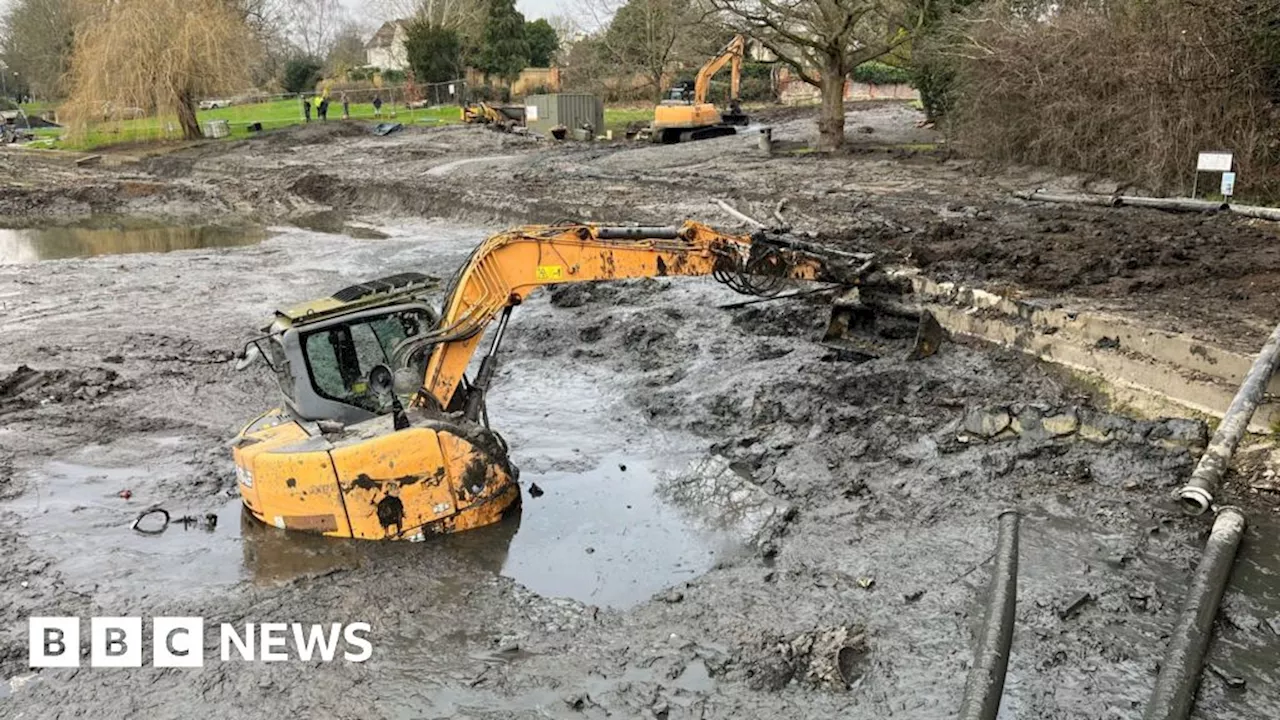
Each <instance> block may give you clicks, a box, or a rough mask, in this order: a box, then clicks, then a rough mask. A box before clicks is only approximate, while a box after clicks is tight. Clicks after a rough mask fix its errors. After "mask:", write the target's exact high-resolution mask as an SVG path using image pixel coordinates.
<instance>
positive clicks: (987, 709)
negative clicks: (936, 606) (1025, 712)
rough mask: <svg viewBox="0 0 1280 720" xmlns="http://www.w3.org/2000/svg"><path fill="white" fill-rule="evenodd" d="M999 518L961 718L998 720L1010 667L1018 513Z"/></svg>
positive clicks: (1016, 596)
mask: <svg viewBox="0 0 1280 720" xmlns="http://www.w3.org/2000/svg"><path fill="white" fill-rule="evenodd" d="M998 521H999V526H1000V535H999V538H998V539H997V540H996V554H995V564H994V566H993V567H992V569H991V586H990V588H989V593H988V596H987V615H986V619H985V620H984V621H983V626H982V637H981V638H980V639H979V640H978V647H977V649H976V650H975V651H974V654H973V666H972V667H971V668H970V669H969V679H968V680H967V681H966V682H965V685H964V700H963V701H962V702H961V704H960V720H995V717H996V713H997V712H999V711H1000V697H1001V696H1002V695H1003V694H1004V676H1005V672H1006V671H1007V670H1008V669H1009V648H1010V646H1012V645H1013V618H1014V610H1015V609H1016V608H1017V605H1018V512H1017V511H1016V510H1005V511H1004V512H1002V513H1000V516H999V519H998Z"/></svg>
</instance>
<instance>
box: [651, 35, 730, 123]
mask: <svg viewBox="0 0 1280 720" xmlns="http://www.w3.org/2000/svg"><path fill="white" fill-rule="evenodd" d="M746 47H747V41H746V39H745V38H744V37H743V36H741V35H738V36H735V37H734V38H733V40H730V41H729V44H728V45H726V46H725V47H724V49H723V50H721V51H720V52H719V53H718V54H717V55H716V56H715V57H713V58H711V59H710V60H708V61H707V63H706V64H705V65H703V66H702V68H701V69H699V70H698V76H697V77H696V78H695V79H694V81H693V83H692V87H691V88H690V87H689V84H688V83H685V84H683V85H678V86H676V87H674V88H672V89H671V91H670V93H669V94H668V97H667V98H666V99H665V100H663V101H662V102H661V103H660V104H659V105H658V107H657V108H655V109H654V112H653V125H652V126H651V127H650V128H649V138H650V139H651V140H652V141H653V142H660V143H677V142H688V141H690V140H705V139H707V138H713V137H721V136H723V135H733V134H734V133H736V132H737V126H740V125H746V124H747V122H748V118H747V116H746V115H744V114H743V113H742V108H741V107H740V106H739V101H738V93H739V86H740V85H741V83H742V58H743V56H744V55H745V54H746ZM725 64H729V66H730V67H729V106H728V108H727V109H726V110H725V111H724V112H721V111H720V110H719V108H717V107H716V106H715V105H714V104H712V103H710V102H708V101H707V96H708V94H709V92H710V90H711V78H712V77H714V76H715V74H716V73H717V72H719V71H720V70H721V68H723V67H724V66H725Z"/></svg>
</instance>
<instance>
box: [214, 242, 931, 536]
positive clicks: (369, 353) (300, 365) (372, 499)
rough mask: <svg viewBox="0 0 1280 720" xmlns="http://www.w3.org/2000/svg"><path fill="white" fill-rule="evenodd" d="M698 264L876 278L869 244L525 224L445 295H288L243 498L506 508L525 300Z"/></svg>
mask: <svg viewBox="0 0 1280 720" xmlns="http://www.w3.org/2000/svg"><path fill="white" fill-rule="evenodd" d="M700 275H710V276H712V277H714V278H715V279H716V280H718V281H720V282H723V283H725V284H726V285H728V286H730V287H731V288H733V289H734V290H736V291H738V292H742V293H746V294H752V295H760V296H766V297H770V296H776V295H777V294H778V293H780V292H782V291H783V290H784V289H786V288H789V287H792V286H793V285H795V284H796V283H807V284H815V283H820V284H824V285H826V286H827V287H829V288H834V289H844V290H845V291H846V296H847V297H852V296H849V295H848V293H850V292H852V291H854V290H857V289H861V288H864V287H867V289H873V288H871V287H870V286H875V285H877V284H878V282H879V281H878V280H877V279H876V278H877V274H876V268H875V265H874V262H873V261H872V259H871V258H870V257H869V256H867V255H863V254H858V253H848V252H841V251H836V250H832V249H827V248H821V247H817V246H813V245H809V244H806V243H804V242H799V241H795V240H790V239H788V238H784V237H775V236H769V235H766V234H763V233H761V234H757V235H755V236H743V235H731V234H726V233H722V232H719V231H717V230H714V229H712V228H710V227H707V226H705V225H701V224H698V223H694V222H686V223H684V224H683V225H680V226H678V227H603V226H598V225H561V226H527V227H522V228H518V229H515V230H511V231H509V232H505V233H501V234H499V235H495V236H493V237H491V238H489V239H488V240H486V241H484V242H483V243H481V244H480V245H479V246H478V247H477V248H476V249H475V250H474V251H473V252H472V254H471V256H470V257H469V258H468V260H467V261H466V262H465V263H464V264H463V265H462V267H461V268H460V269H459V270H458V271H457V273H456V274H455V275H454V276H453V277H452V278H451V279H450V280H449V281H448V283H447V285H446V287H445V291H444V303H443V305H442V306H441V309H440V310H439V312H437V311H436V309H435V306H434V305H433V304H432V303H430V302H428V299H427V298H428V296H430V295H432V294H433V293H434V292H435V291H436V290H437V289H438V287H439V283H438V282H437V281H436V279H434V278H431V277H428V276H425V275H420V274H416V273H403V274H400V275H395V276H392V277H388V278H382V279H380V280H375V281H371V282H367V283H362V284H360V285H355V286H352V287H350V288H346V289H344V290H342V291H340V292H338V293H335V294H334V295H333V296H332V297H329V298H322V299H320V300H316V301H312V302H309V303H305V304H303V305H300V306H296V307H293V308H288V309H285V310H281V311H278V312H277V313H276V317H275V319H274V321H273V322H272V323H271V325H270V326H268V327H267V328H266V329H265V331H264V334H263V335H262V336H260V337H258V338H255V339H254V340H251V341H250V342H249V343H247V344H246V346H245V353H243V354H242V356H241V363H240V366H241V367H244V366H247V365H248V364H249V363H250V362H251V361H253V360H256V359H258V358H261V359H262V360H263V361H264V362H265V363H266V364H267V365H268V366H269V367H270V369H271V370H272V371H273V373H274V376H275V379H276V382H277V384H278V385H279V387H280V390H281V394H282V396H283V405H282V407H280V408H276V409H273V410H270V411H268V412H266V413H264V414H263V415H261V416H259V417H258V418H256V419H255V420H253V421H252V422H251V423H249V425H248V426H246V427H245V428H244V429H243V430H242V431H241V432H240V434H239V435H238V436H237V437H236V439H235V441H234V442H233V448H234V450H233V453H234V456H235V464H236V473H237V479H238V485H239V489H240V494H241V497H242V498H243V500H244V504H245V506H246V507H247V508H248V510H249V512H250V513H252V514H253V515H254V516H255V517H256V518H258V519H259V520H262V521H263V522H265V523H268V524H271V525H274V526H276V527H280V528H286V529H291V530H302V531H309V532H316V533H322V534H324V535H330V536H334V537H349V538H360V539H378V540H382V539H391V540H397V539H410V540H415V539H423V538H424V537H425V536H427V535H430V534H434V533H447V532H457V531H461V530H466V529H469V528H474V527H479V526H481V525H487V524H490V523H493V522H497V521H498V520H499V519H501V518H502V516H503V515H504V514H505V513H506V512H508V511H510V510H511V509H513V508H515V507H517V506H518V505H519V502H520V491H519V486H518V484H517V479H518V477H519V472H518V470H517V469H516V468H515V467H514V466H513V465H512V464H511V461H510V459H509V458H508V456H507V446H506V443H505V441H504V440H503V439H502V437H501V435H499V434H498V433H497V432H495V431H493V430H492V429H490V428H489V425H488V413H487V411H486V404H487V402H488V391H489V386H490V380H491V378H492V377H493V375H494V367H495V363H496V357H497V352H498V349H499V347H500V345H501V342H502V339H503V336H504V334H505V333H506V330H507V324H508V321H509V320H510V318H511V316H512V313H513V310H514V309H515V308H517V307H518V306H519V305H520V304H521V303H522V302H523V301H524V299H525V298H526V297H528V295H529V294H530V293H531V292H533V291H534V290H536V289H538V288H540V287H544V286H548V285H559V284H566V283H582V282H598V281H607V280H620V279H625V278H645V277H668V276H669V277H675V276H700ZM850 303H852V304H854V305H856V304H857V303H856V301H849V300H846V304H850ZM851 317H852V316H851ZM495 321H496V325H495ZM490 327H493V328H494V330H493V332H491V333H489V338H490V342H489V345H488V348H487V349H486V350H485V354H484V355H483V357H482V359H481V363H480V367H479V370H478V371H477V372H476V373H475V375H474V376H473V377H471V378H467V377H466V375H465V372H466V370H467V367H468V365H469V364H470V363H471V360H472V358H473V356H474V355H475V353H476V351H477V349H479V347H480V344H481V340H482V338H483V337H484V336H485V331H486V330H487V329H488V328H490ZM932 349H936V345H935V346H933V347H932V348H931V349H930V352H931V351H932Z"/></svg>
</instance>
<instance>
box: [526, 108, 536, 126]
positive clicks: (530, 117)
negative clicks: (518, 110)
mask: <svg viewBox="0 0 1280 720" xmlns="http://www.w3.org/2000/svg"><path fill="white" fill-rule="evenodd" d="M537 119H538V106H537V105H525V106H524V120H525V122H533V121H535V120H537Z"/></svg>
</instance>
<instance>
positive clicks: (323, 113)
mask: <svg viewBox="0 0 1280 720" xmlns="http://www.w3.org/2000/svg"><path fill="white" fill-rule="evenodd" d="M318 110H319V112H320V122H329V98H328V97H322V98H320V107H319V108H318Z"/></svg>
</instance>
